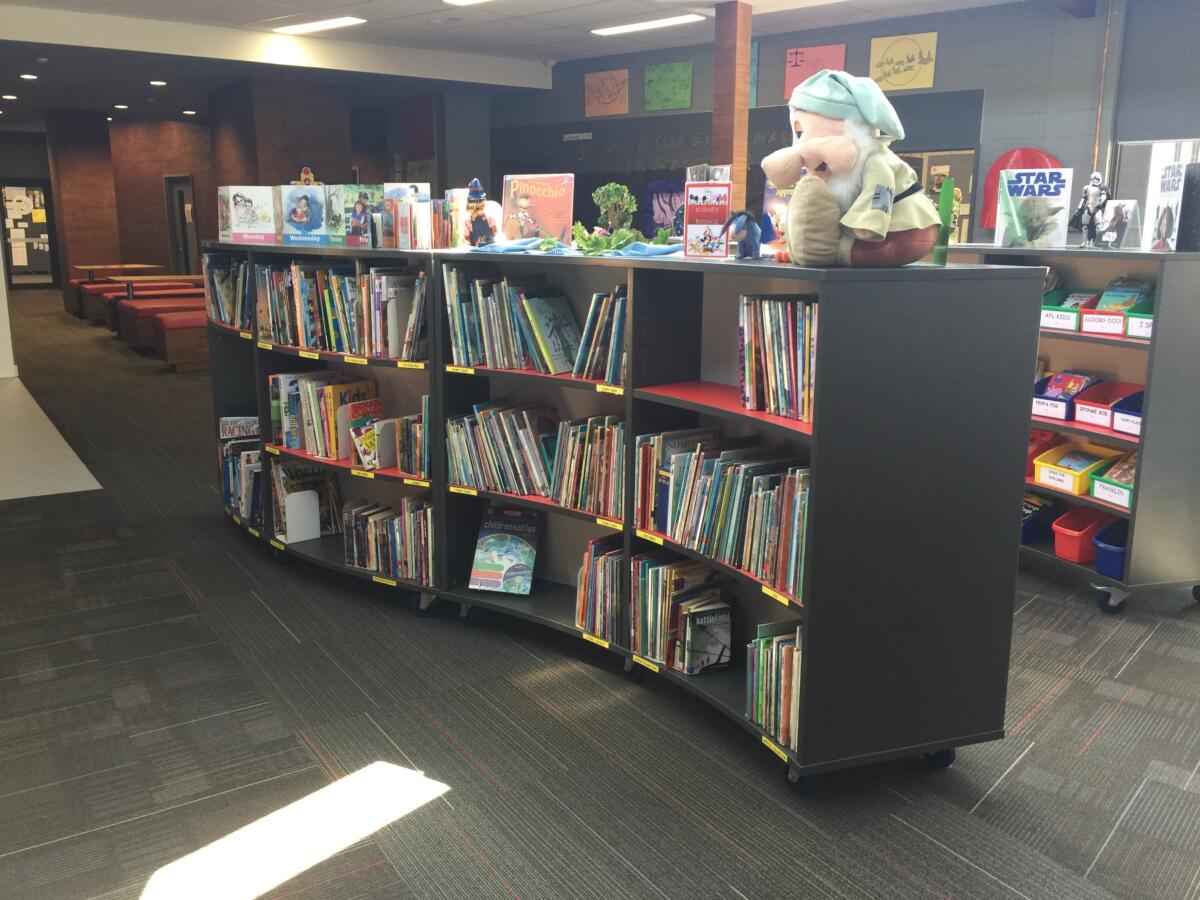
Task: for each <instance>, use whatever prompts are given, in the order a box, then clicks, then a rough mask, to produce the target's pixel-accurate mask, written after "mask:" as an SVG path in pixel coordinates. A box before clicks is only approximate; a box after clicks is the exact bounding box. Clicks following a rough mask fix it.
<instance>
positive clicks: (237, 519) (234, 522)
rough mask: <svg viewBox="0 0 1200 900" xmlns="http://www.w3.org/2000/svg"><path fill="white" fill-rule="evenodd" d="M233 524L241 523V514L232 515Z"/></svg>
mask: <svg viewBox="0 0 1200 900" xmlns="http://www.w3.org/2000/svg"><path fill="white" fill-rule="evenodd" d="M230 515H233V514H232V513H230ZM233 524H234V525H241V524H242V517H241V516H238V515H234V516H233Z"/></svg>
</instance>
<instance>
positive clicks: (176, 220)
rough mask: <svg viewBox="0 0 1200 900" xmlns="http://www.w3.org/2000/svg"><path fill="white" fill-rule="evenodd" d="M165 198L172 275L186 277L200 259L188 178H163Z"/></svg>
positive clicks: (177, 176) (184, 176)
mask: <svg viewBox="0 0 1200 900" xmlns="http://www.w3.org/2000/svg"><path fill="white" fill-rule="evenodd" d="M163 186H164V190H165V191H166V195H167V240H168V241H170V264H171V274H172V275H189V274H193V273H194V271H195V270H194V269H193V267H194V266H196V265H197V262H198V260H199V258H200V242H199V239H198V238H197V235H196V217H195V206H194V205H193V202H192V176H191V175H167V176H166V177H165V178H163Z"/></svg>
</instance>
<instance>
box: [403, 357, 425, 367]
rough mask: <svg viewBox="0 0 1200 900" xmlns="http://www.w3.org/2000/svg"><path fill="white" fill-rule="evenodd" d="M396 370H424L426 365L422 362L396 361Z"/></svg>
mask: <svg viewBox="0 0 1200 900" xmlns="http://www.w3.org/2000/svg"><path fill="white" fill-rule="evenodd" d="M396 368H397V369H423V368H425V363H424V362H422V361H417V362H409V361H408V360H404V359H398V360H396Z"/></svg>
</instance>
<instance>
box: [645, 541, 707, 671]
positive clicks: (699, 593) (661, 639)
mask: <svg viewBox="0 0 1200 900" xmlns="http://www.w3.org/2000/svg"><path fill="white" fill-rule="evenodd" d="M630 579H631V583H630V594H631V596H632V598H633V602H632V604H631V606H630V610H629V640H630V649H632V650H633V652H634V653H637V654H638V655H639V656H644V657H646V658H647V659H651V660H654V661H655V662H659V663H663V664H664V665H668V666H671V667H674V663H675V645H676V641H677V639H678V636H679V635H678V631H679V623H680V622H681V621H682V620H683V619H682V616H683V612H684V610H685V609H691V608H693V607H694V606H696V605H707V604H709V603H716V602H718V601H720V600H721V588H722V585H721V580H720V577H719V576H718V575H717V574H716V572H714V571H713V570H712V569H711V568H709V567H708V566H706V565H704V564H703V563H699V562H694V561H692V560H688V559H683V558H681V557H680V556H678V555H677V554H674V553H669V552H665V551H657V552H654V553H646V554H641V555H638V556H635V557H634V558H633V565H632V567H631V569H630Z"/></svg>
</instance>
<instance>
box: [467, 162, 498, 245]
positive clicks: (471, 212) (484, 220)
mask: <svg viewBox="0 0 1200 900" xmlns="http://www.w3.org/2000/svg"><path fill="white" fill-rule="evenodd" d="M486 204H487V194H485V193H484V192H483V185H482V184H480V183H479V179H478V178H472V179H471V181H470V182H469V183H468V184H467V225H468V231H467V243H468V244H470V245H471V246H472V247H480V246H482V245H484V244H493V243H495V241H496V222H495V221H494V220H493V219H492V217H491V216H489V215H488V213H487V208H486Z"/></svg>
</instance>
